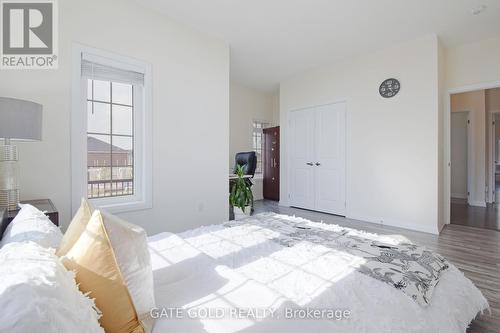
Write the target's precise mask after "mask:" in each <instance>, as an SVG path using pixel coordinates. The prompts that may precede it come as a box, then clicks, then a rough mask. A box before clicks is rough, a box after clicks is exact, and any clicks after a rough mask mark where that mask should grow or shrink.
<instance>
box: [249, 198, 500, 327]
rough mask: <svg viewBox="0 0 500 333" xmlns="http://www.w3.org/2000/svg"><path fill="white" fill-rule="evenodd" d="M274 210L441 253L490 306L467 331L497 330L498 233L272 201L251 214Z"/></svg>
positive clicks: (499, 286) (499, 293)
mask: <svg viewBox="0 0 500 333" xmlns="http://www.w3.org/2000/svg"><path fill="white" fill-rule="evenodd" d="M269 211H272V212H276V213H282V214H288V215H296V216H300V217H303V218H306V219H309V220H312V221H317V222H318V221H323V222H325V223H334V224H338V225H341V226H345V227H351V228H356V229H360V230H365V231H367V232H373V233H378V234H398V235H403V236H405V237H407V238H409V239H410V240H412V241H413V242H414V243H417V244H420V245H423V246H425V247H427V248H429V249H431V250H433V251H436V252H438V253H440V254H441V255H443V256H445V257H446V258H447V259H448V260H449V261H450V262H452V263H453V264H454V265H455V266H457V267H458V268H459V269H460V270H461V271H462V272H463V273H464V274H465V276H467V277H468V278H469V279H471V280H472V282H474V284H475V285H476V286H477V287H478V288H479V289H480V290H481V291H482V292H483V295H484V296H485V297H486V298H487V299H488V302H489V304H490V307H491V314H489V313H485V314H483V315H481V316H480V317H479V318H477V319H476V320H474V321H473V322H472V324H471V327H470V328H469V329H468V330H467V332H468V333H499V332H500V232H499V231H494V230H488V229H480V228H474V227H468V226H463V225H457V224H448V225H446V226H445V227H444V229H443V231H442V232H441V234H440V235H439V236H437V235H432V234H427V233H423V232H418V231H411V230H406V229H401V228H395V227H389V226H384V225H380V224H374V223H368V222H361V221H357V220H351V219H346V218H343V217H340V216H336V215H330V214H324V213H318V212H313V211H308V210H303V209H297V208H290V207H282V206H278V204H277V203H276V202H274V201H268V200H261V201H256V202H255V213H260V212H269Z"/></svg>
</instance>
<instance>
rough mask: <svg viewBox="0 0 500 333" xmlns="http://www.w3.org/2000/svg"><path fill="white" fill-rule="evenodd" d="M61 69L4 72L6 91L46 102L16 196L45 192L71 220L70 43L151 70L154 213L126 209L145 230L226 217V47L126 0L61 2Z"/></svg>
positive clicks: (23, 148) (23, 153)
mask: <svg viewBox="0 0 500 333" xmlns="http://www.w3.org/2000/svg"><path fill="white" fill-rule="evenodd" d="M58 4H59V10H60V11H59V18H60V22H59V59H60V60H59V69H58V70H49V71H45V70H37V71H30V70H28V71H15V70H11V71H2V73H1V75H0V91H1V95H2V96H9V97H14V98H22V99H28V100H32V101H36V102H38V103H41V104H43V106H44V110H43V112H44V113H43V141H41V142H37V143H22V144H19V147H20V160H21V198H22V199H34V198H51V199H52V200H53V201H54V203H55V205H56V206H57V208H58V209H59V212H60V220H61V222H62V225H63V227H64V228H65V227H66V226H67V225H68V223H69V220H70V214H71V212H70V210H71V207H70V206H71V204H70V202H71V195H70V193H71V184H70V131H69V129H70V107H71V47H72V43H73V42H78V43H82V44H85V45H89V46H92V47H96V48H101V49H104V50H109V51H112V52H115V53H119V54H122V55H125V56H128V57H134V58H137V59H140V60H143V61H146V62H149V63H150V64H151V65H152V70H153V101H152V106H153V183H154V185H153V186H154V188H153V209H150V210H145V211H138V212H132V213H127V214H123V217H124V218H126V219H127V220H129V221H131V222H133V223H137V224H140V225H142V226H144V227H145V228H146V230H147V231H148V233H150V234H152V233H157V232H160V231H165V230H169V231H180V230H185V229H188V228H193V227H196V226H198V225H200V224H209V223H217V222H220V221H223V220H227V214H228V199H227V195H228V194H227V191H228V190H227V166H228V154H227V152H228V150H229V140H228V138H229V49H228V46H227V45H226V44H225V43H223V42H221V41H219V40H216V39H213V38H209V37H206V36H204V35H202V34H200V33H198V32H194V31H191V30H188V29H186V28H184V27H182V26H180V25H178V24H177V23H174V22H172V21H170V20H168V19H166V18H165V17H164V16H160V15H158V14H156V13H154V12H153V11H149V10H147V9H143V8H142V7H140V5H138V4H136V3H133V2H129V1H123V0H122V1H118V0H114V1H113V0H109V1H98V0H86V1H76V0H64V1H59V2H58Z"/></svg>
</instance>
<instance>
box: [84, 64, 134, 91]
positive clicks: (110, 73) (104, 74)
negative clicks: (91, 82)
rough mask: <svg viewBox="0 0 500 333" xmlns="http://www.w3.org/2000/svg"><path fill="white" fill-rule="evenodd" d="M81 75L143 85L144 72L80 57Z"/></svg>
mask: <svg viewBox="0 0 500 333" xmlns="http://www.w3.org/2000/svg"><path fill="white" fill-rule="evenodd" d="M82 76H83V77H86V78H90V79H96V80H104V81H113V82H120V83H127V84H133V85H140V86H143V85H144V73H139V72H135V71H132V70H126V69H121V68H117V67H113V66H108V65H104V64H100V63H97V62H93V61H90V60H86V59H82Z"/></svg>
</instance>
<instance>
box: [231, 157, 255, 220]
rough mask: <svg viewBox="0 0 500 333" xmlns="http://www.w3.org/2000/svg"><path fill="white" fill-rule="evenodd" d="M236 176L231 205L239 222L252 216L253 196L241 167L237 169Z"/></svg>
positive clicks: (232, 188)
mask: <svg viewBox="0 0 500 333" xmlns="http://www.w3.org/2000/svg"><path fill="white" fill-rule="evenodd" d="M236 176H237V178H236V179H234V180H233V184H232V187H231V194H230V195H229V205H230V206H231V208H232V209H233V214H234V219H236V220H238V219H241V218H244V217H246V216H249V215H250V214H251V211H252V204H253V194H252V189H251V188H250V185H249V184H248V182H247V180H246V179H245V178H243V176H244V172H243V167H242V166H241V165H238V166H237V167H236Z"/></svg>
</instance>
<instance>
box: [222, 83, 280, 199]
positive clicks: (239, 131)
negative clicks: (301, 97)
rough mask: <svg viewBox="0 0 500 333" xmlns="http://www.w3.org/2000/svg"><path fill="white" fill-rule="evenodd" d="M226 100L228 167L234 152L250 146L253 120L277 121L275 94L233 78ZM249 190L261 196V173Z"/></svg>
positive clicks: (250, 147)
mask: <svg viewBox="0 0 500 333" xmlns="http://www.w3.org/2000/svg"><path fill="white" fill-rule="evenodd" d="M229 95H230V103H229V110H230V112H229V119H230V126H229V133H230V134H229V167H228V168H229V170H232V169H233V167H234V156H235V155H236V153H238V152H242V151H251V150H253V145H252V130H253V127H252V126H253V124H252V123H253V121H254V120H260V121H264V122H267V123H269V124H270V125H272V126H274V125H277V124H278V123H277V119H279V118H278V117H277V116H276V114H277V113H278V111H277V106H276V100H277V97H276V94H272V93H268V92H262V91H258V90H255V89H252V88H249V87H246V86H243V85H241V84H239V83H236V82H231V88H230V94H229ZM253 182H254V186H253V187H252V192H253V195H254V199H255V200H259V199H262V176H256V177H255V178H254V180H253Z"/></svg>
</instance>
